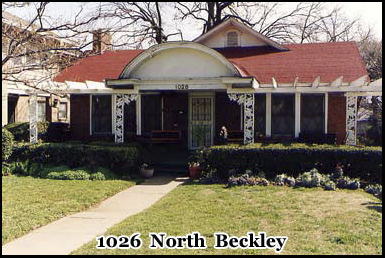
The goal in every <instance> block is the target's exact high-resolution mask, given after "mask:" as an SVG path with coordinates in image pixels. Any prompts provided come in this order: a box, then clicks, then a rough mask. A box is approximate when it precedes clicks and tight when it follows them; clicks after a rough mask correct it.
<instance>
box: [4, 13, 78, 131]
mask: <svg viewBox="0 0 385 258" xmlns="http://www.w3.org/2000/svg"><path fill="white" fill-rule="evenodd" d="M28 24H29V23H28V22H27V21H25V20H23V19H21V18H19V17H17V16H15V15H13V14H11V13H8V12H2V31H3V33H2V56H3V60H4V58H6V57H11V58H10V59H9V61H8V62H7V63H6V65H3V74H2V126H4V125H6V124H9V123H14V122H28V121H29V105H28V103H29V93H28V90H29V89H30V86H31V85H33V86H35V85H36V86H37V87H40V88H44V87H46V88H49V86H48V87H47V86H43V85H46V84H48V85H50V83H51V82H52V74H55V73H56V72H58V71H59V70H60V66H56V67H53V68H51V69H49V70H48V69H43V68H39V60H37V59H36V58H34V57H33V56H27V55H22V56H20V57H14V55H15V54H16V55H17V54H22V53H20V52H17V53H15V54H9V53H8V49H9V47H10V45H12V44H13V43H14V41H12V39H13V38H16V39H17V37H19V40H22V39H23V37H27V36H20V35H21V32H22V31H23V29H24V28H27V27H28ZM31 28H32V29H31ZM33 29H34V27H33V26H31V27H30V29H29V30H27V33H30V34H27V35H32V38H31V39H30V40H28V44H25V45H24V46H23V47H20V48H19V51H27V49H35V50H36V49H37V48H38V47H39V46H36V45H41V44H44V45H45V46H52V47H53V46H62V47H64V46H67V47H68V46H70V45H71V44H73V42H68V40H64V39H59V37H57V36H56V35H55V34H53V33H46V34H44V35H42V34H35V35H34V34H33V32H32V31H31V30H33ZM34 44H35V45H34ZM13 45H14V44H13ZM13 45H12V46H13ZM65 55H66V56H70V57H72V56H73V54H71V53H65ZM51 58H52V57H51ZM30 84H31V85H30ZM69 110H70V102H69V95H68V96H65V95H64V96H59V95H54V94H51V93H50V92H49V91H41V92H39V94H38V96H37V120H38V121H49V122H67V123H68V122H69V112H70V111H69Z"/></svg>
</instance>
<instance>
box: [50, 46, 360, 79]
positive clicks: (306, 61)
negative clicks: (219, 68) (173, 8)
mask: <svg viewBox="0 0 385 258" xmlns="http://www.w3.org/2000/svg"><path fill="white" fill-rule="evenodd" d="M284 46H285V47H287V48H289V49H290V51H283V52H276V51H275V50H272V49H269V48H263V47H262V48H261V47H254V48H252V47H243V48H240V47H238V48H222V49H216V50H217V51H218V52H219V53H221V54H222V55H224V56H225V57H226V58H227V59H228V60H229V61H231V62H232V63H233V64H235V65H236V66H237V67H238V68H239V69H240V70H241V74H242V75H243V76H254V77H255V78H256V79H257V80H258V81H259V82H260V83H271V78H272V77H274V78H275V79H276V81H277V82H278V84H279V83H293V82H294V79H295V77H297V76H298V82H313V81H314V80H315V78H316V77H317V76H320V78H321V82H332V81H334V80H335V79H337V78H338V77H339V76H343V81H344V82H351V81H354V80H355V79H357V78H359V77H361V76H364V75H367V71H366V69H365V65H364V63H363V60H362V57H361V55H360V53H359V50H358V47H357V44H356V43H355V42H330V43H310V44H286V45H284ZM142 51H143V50H117V51H106V52H104V53H103V54H101V55H97V56H92V57H86V58H84V59H82V60H80V61H79V62H77V63H76V64H74V65H73V66H71V67H68V68H66V69H64V70H63V71H62V72H61V73H60V74H59V75H58V76H57V77H56V78H55V79H54V80H55V81H57V82H64V81H76V82H84V81H86V80H89V81H98V82H102V81H103V80H104V79H106V78H108V79H116V78H118V77H119V75H120V73H121V72H122V70H123V69H124V67H125V66H126V65H127V64H128V63H129V62H130V61H131V60H132V59H134V58H135V57H136V56H137V55H138V54H140V53H141V52H142Z"/></svg>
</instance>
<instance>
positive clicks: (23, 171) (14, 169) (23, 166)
mask: <svg viewBox="0 0 385 258" xmlns="http://www.w3.org/2000/svg"><path fill="white" fill-rule="evenodd" d="M9 169H10V172H11V174H15V175H22V176H28V175H29V171H28V161H23V162H11V163H9Z"/></svg>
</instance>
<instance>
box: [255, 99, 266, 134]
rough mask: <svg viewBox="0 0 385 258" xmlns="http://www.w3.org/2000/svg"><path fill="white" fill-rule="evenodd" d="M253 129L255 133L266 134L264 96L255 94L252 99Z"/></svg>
mask: <svg viewBox="0 0 385 258" xmlns="http://www.w3.org/2000/svg"><path fill="white" fill-rule="evenodd" d="M254 101H255V102H254V107H255V111H254V124H255V125H254V128H255V133H256V135H257V134H263V135H265V133H266V94H255V98H254Z"/></svg>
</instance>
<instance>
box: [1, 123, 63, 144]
mask: <svg viewBox="0 0 385 258" xmlns="http://www.w3.org/2000/svg"><path fill="white" fill-rule="evenodd" d="M5 128H6V129H7V130H8V131H10V132H11V133H12V134H13V136H14V137H15V140H16V141H25V142H29V122H16V123H11V124H8V125H6V126H5ZM37 131H38V133H39V135H38V139H40V140H43V141H49V142H63V141H66V140H68V139H69V136H70V126H69V124H68V123H62V122H37Z"/></svg>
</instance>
